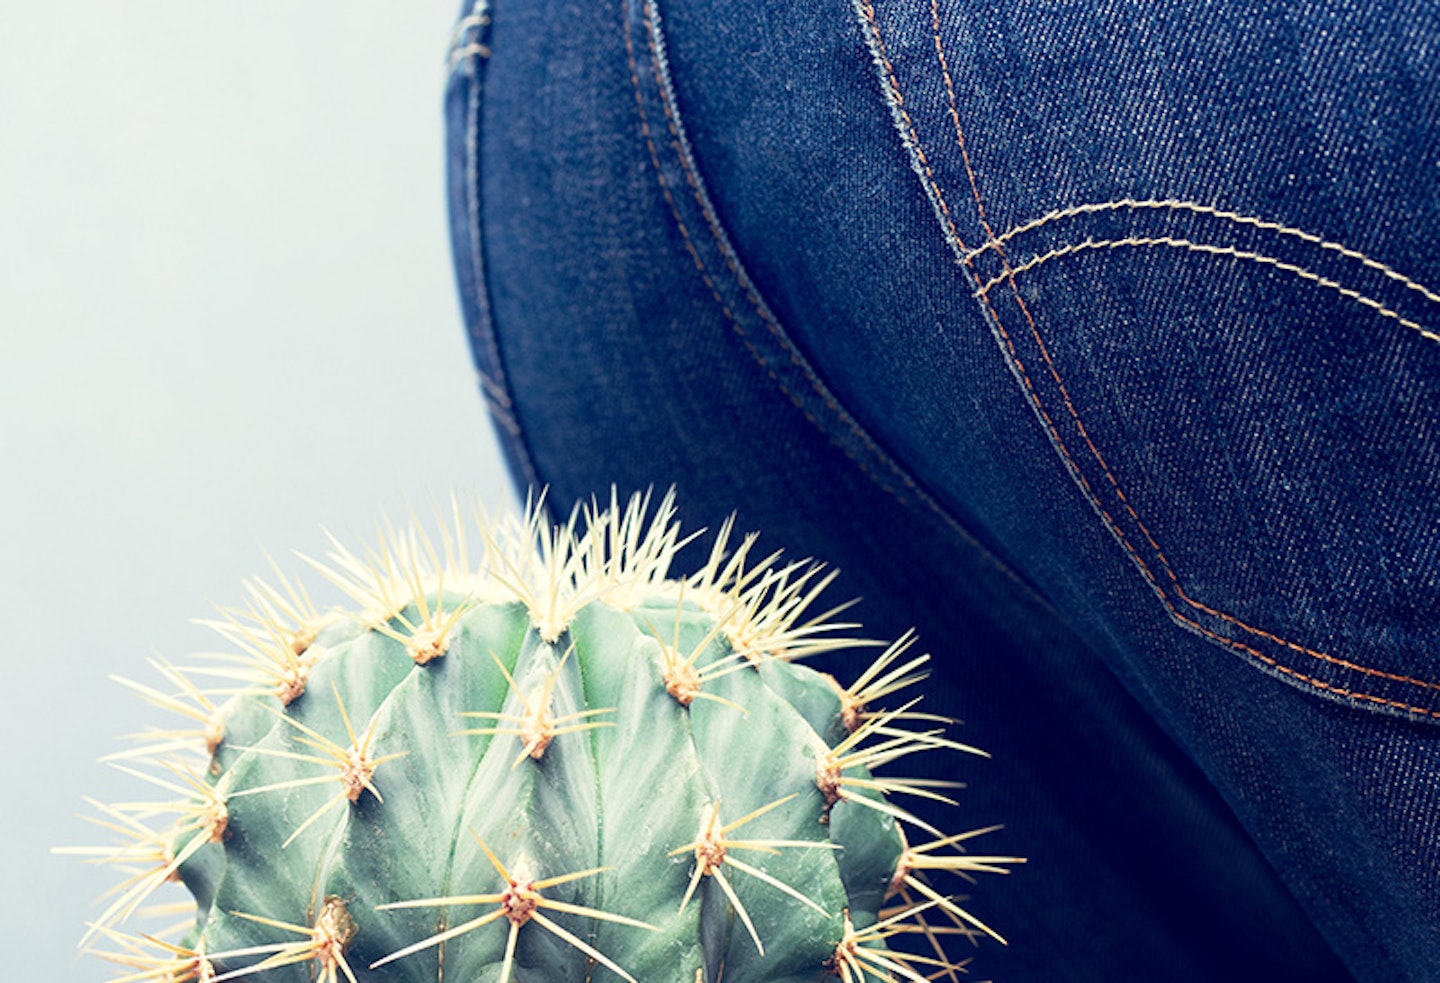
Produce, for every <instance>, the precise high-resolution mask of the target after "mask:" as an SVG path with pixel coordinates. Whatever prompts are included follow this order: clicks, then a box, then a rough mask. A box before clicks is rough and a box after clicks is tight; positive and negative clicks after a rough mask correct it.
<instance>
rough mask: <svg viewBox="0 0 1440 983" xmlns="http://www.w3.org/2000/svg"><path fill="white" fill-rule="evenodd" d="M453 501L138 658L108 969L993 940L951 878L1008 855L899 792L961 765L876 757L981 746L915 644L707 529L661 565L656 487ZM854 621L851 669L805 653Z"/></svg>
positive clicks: (901, 964)
mask: <svg viewBox="0 0 1440 983" xmlns="http://www.w3.org/2000/svg"><path fill="white" fill-rule="evenodd" d="M452 505H453V509H452V511H453V515H449V514H447V515H444V516H441V517H440V518H441V522H440V527H441V530H442V531H441V532H440V534H439V535H438V536H436V537H432V536H430V535H427V534H426V533H424V532H422V531H421V530H420V529H419V527H418V526H416V527H414V528H408V529H403V530H397V529H396V528H395V527H393V526H390V525H384V526H383V527H382V529H381V532H380V537H379V542H378V544H377V545H375V546H373V547H371V548H369V549H366V550H364V551H362V552H360V553H355V552H352V551H350V550H348V549H346V548H344V547H342V546H340V545H339V544H338V543H336V544H335V545H334V549H333V551H332V553H331V554H330V556H329V557H328V558H327V559H326V560H325V561H324V562H315V561H311V563H312V565H313V566H314V567H316V568H317V570H318V571H319V573H320V574H323V575H324V576H325V577H327V578H328V579H329V580H330V581H332V582H333V583H335V584H337V585H338V586H339V587H340V588H342V589H343V591H344V592H345V594H346V595H348V597H349V598H350V599H351V601H352V602H353V603H351V604H350V606H349V609H348V610H337V611H331V612H326V613H322V612H321V611H319V610H318V609H317V608H316V606H315V605H314V604H313V603H312V602H311V600H310V595H309V593H308V592H307V591H306V589H305V588H304V587H302V586H301V585H300V583H299V582H298V581H296V580H292V579H290V578H287V577H285V576H284V575H283V574H279V573H278V571H277V578H278V579H277V580H275V581H274V582H272V583H268V584H267V583H261V582H259V581H256V582H252V583H250V584H248V585H247V587H248V589H249V592H250V595H251V601H250V604H249V606H248V608H246V609H244V610H233V611H227V612H225V613H224V616H223V618H222V619H221V620H219V621H217V622H215V627H217V628H218V629H219V630H220V632H221V633H222V634H223V635H224V636H225V637H226V638H227V639H228V641H229V643H230V644H231V645H232V646H233V648H234V649H235V654H233V655H230V656H224V657H218V658H212V659H210V660H209V661H204V660H197V661H196V663H195V664H194V665H187V666H183V667H182V666H177V665H174V664H171V663H169V662H165V661H163V660H158V659H157V660H155V668H156V669H157V670H158V672H159V673H160V676H161V677H162V679H161V681H159V682H157V683H155V684H153V685H144V684H139V683H131V682H126V683H125V684H126V685H127V686H129V687H130V688H131V689H134V690H136V691H138V692H139V693H140V694H141V695H142V696H144V697H145V698H146V699H147V700H149V701H150V702H152V703H154V704H157V705H159V706H160V707H163V708H165V709H167V710H169V711H173V712H174V713H176V714H179V715H180V716H181V718H183V720H184V721H185V722H183V723H181V724H179V725H178V726H175V727H170V728H167V729H164V730H159V729H157V730H152V731H147V732H145V733H144V734H141V735H137V739H136V743H135V744H134V745H133V746H131V747H130V748H128V749H127V750H125V751H122V752H120V753H118V754H116V755H112V763H113V764H114V765H115V767H117V768H120V769H122V770H124V771H126V772H127V773H129V774H131V775H132V776H133V777H134V778H135V779H136V780H137V782H139V783H143V785H144V787H145V789H146V790H147V791H148V792H149V793H151V794H150V796H149V798H150V799H152V800H153V801H144V802H127V803H123V804H115V805H106V804H102V803H99V802H93V801H92V802H91V803H90V805H91V807H92V808H93V809H94V810H95V811H96V813H97V814H96V815H93V816H91V817H89V818H92V819H93V820H94V821H95V823H96V825H98V826H100V827H103V828H104V829H106V830H107V831H109V832H110V833H112V834H115V835H116V836H117V837H118V842H116V843H112V844H110V845H108V846H103V847H83V848H74V849H73V850H71V851H69V852H75V853H82V854H85V855H88V856H89V857H90V859H91V860H92V861H94V862H99V863H107V864H113V865H114V866H116V867H117V868H118V869H120V870H122V871H124V875H123V876H124V877H125V878H126V879H125V880H123V882H122V884H121V885H120V886H119V887H118V888H117V889H116V890H115V891H114V892H112V894H111V895H109V896H108V897H107V898H106V899H105V900H104V901H103V902H102V903H103V904H104V905H106V907H105V910H104V911H103V913H102V914H101V915H99V916H98V918H97V919H96V920H95V921H93V922H92V923H91V925H90V929H89V931H88V933H87V934H86V937H85V941H84V942H83V943H82V945H84V946H85V947H86V948H87V949H89V950H90V951H92V952H94V953H95V954H97V955H99V956H102V957H104V958H106V959H109V960H111V961H112V962H114V963H117V964H118V965H119V966H120V971H119V975H118V976H117V977H116V979H117V980H123V981H135V983H139V981H157V983H190V981H195V983H221V981H224V980H232V979H254V980H256V981H257V983H279V981H296V983H299V981H313V980H319V981H324V983H336V981H339V980H346V981H349V983H360V981H385V983H391V981H393V983H422V981H425V983H441V981H450V980H453V981H456V983H492V981H499V983H527V981H528V983H585V981H602V980H618V979H623V980H630V981H632V983H721V981H723V983H790V981H794V983H800V981H816V983H819V981H823V980H830V979H836V978H838V979H842V980H846V981H857V983H858V981H863V980H912V981H917V980H926V979H936V978H941V979H944V978H949V979H955V978H956V973H957V971H958V970H959V969H960V964H959V963H958V962H956V961H955V956H954V955H953V954H952V944H954V943H955V942H957V941H958V942H960V943H964V944H965V945H966V947H967V948H968V947H969V945H970V943H971V942H973V941H974V940H975V939H977V938H978V937H979V936H980V935H982V934H988V935H992V936H993V935H994V933H993V932H991V931H990V929H988V928H987V927H986V926H984V925H983V924H982V923H981V922H979V921H978V920H977V919H976V918H975V917H974V916H972V915H971V914H969V913H968V912H967V911H966V910H965V909H964V908H962V907H961V906H960V905H959V903H958V902H957V900H956V899H955V898H953V897H952V896H951V895H950V894H949V893H948V892H949V891H951V890H953V889H955V888H956V887H962V886H964V885H962V883H961V882H960V881H959V880H958V879H956V878H955V877H954V876H953V875H954V874H957V873H964V872H969V871H993V872H1004V870H1005V869H1006V865H1007V864H1009V863H1014V862H1018V859H1017V858H1011V857H993V856H977V855H975V854H973V853H968V852H966V851H965V849H964V846H965V841H966V840H967V839H969V838H970V837H971V836H974V835H976V834H977V833H980V832H984V830H974V831H970V832H967V833H961V834H959V835H947V834H946V832H944V831H942V830H940V829H937V828H935V827H934V826H931V825H930V824H928V823H925V822H922V821H921V820H919V819H918V818H916V817H915V816H913V815H912V814H911V812H910V803H911V802H913V800H914V799H915V798H916V797H920V798H927V799H932V800H934V799H940V800H944V801H949V800H948V799H946V792H947V786H951V785H952V784H953V783H950V782H944V781H937V780H924V779H916V778H898V777H890V778H887V777H883V772H884V770H885V769H884V766H885V765H886V764H888V763H890V762H893V761H895V760H896V759H899V758H903V757H907V756H910V755H923V759H924V760H928V759H930V758H932V757H937V756H940V755H946V754H952V753H955V752H962V751H970V750H971V749H970V748H967V747H965V746H964V745H961V744H958V743H956V742H955V741H953V740H952V739H951V738H950V737H947V736H946V724H947V723H949V722H948V721H945V720H943V719H941V718H938V717H935V716H934V715H930V714H925V713H922V712H921V711H920V710H918V709H917V708H916V703H917V702H918V701H917V699H916V698H915V696H914V695H913V694H912V692H911V691H912V690H913V688H914V686H915V684H916V683H918V682H919V681H920V680H921V679H923V677H924V675H925V672H924V666H925V664H926V661H927V659H928V657H927V656H925V655H918V654H915V653H913V652H912V651H911V642H912V639H911V638H910V637H908V636H907V637H905V638H902V639H901V640H900V641H899V642H897V643H896V644H894V645H891V646H889V647H888V648H887V647H884V646H881V645H876V644H875V643H871V642H865V641H862V640H857V639H855V638H853V637H851V636H850V634H849V633H850V632H851V631H852V630H853V629H855V628H856V627H857V626H855V625H853V624H845V623H841V622H840V621H838V620H837V619H836V615H837V613H838V612H837V611H833V610H832V611H829V612H826V613H824V614H819V613H815V612H813V611H812V610H811V609H812V607H813V606H814V602H815V601H816V600H817V598H818V597H819V595H820V594H821V592H822V591H823V589H824V588H825V587H826V586H827V585H828V584H829V583H830V581H831V579H832V577H833V574H832V573H829V572H826V571H825V570H823V569H822V568H821V567H820V566H819V565H818V564H814V563H810V562H801V563H793V562H784V561H782V560H781V558H780V556H779V555H778V554H774V555H771V556H768V557H764V558H760V557H758V556H756V555H755V552H756V551H755V550H754V549H753V547H754V544H755V538H754V536H749V537H745V538H743V539H740V540H738V541H735V540H733V539H732V536H731V529H730V527H729V525H727V526H725V527H724V528H722V529H721V530H720V532H719V534H718V535H717V536H716V537H715V539H714V542H713V545H712V547H711V551H710V559H709V562H708V563H707V564H705V565H704V567H703V568H702V569H701V570H700V571H699V572H698V573H696V574H694V575H693V576H690V577H688V578H683V579H671V578H670V577H669V574H668V569H669V565H670V562H671V560H672V558H673V556H674V554H675V552H676V551H677V550H678V549H679V548H680V546H682V545H684V542H685V541H683V540H682V539H681V535H680V532H679V530H678V528H677V526H676V524H675V522H674V519H673V516H674V509H673V503H672V502H671V499H670V498H669V496H667V497H666V498H665V499H664V500H663V501H661V502H659V503H658V504H657V506H656V508H655V509H654V511H653V513H651V510H650V508H649V506H650V502H649V500H648V497H645V498H638V497H637V498H636V499H632V500H631V501H629V502H628V503H620V502H618V501H616V500H615V499H614V497H613V496H612V501H611V503H610V507H609V508H608V509H604V510H601V509H599V508H596V507H592V508H590V509H588V510H582V511H580V512H577V514H576V515H575V516H573V517H572V518H571V520H570V522H569V523H568V524H566V525H563V526H550V525H548V524H547V523H546V522H545V521H544V520H543V519H542V518H541V515H542V513H541V511H540V510H539V508H531V509H529V510H527V514H526V516H525V517H524V518H516V517H510V518H507V519H501V520H498V521H496V520H492V519H491V518H490V517H488V516H486V515H484V514H483V513H481V512H480V510H478V509H475V510H474V511H475V513H476V514H475V516H474V517H473V518H472V517H471V516H470V515H469V514H468V513H469V512H470V509H469V508H468V507H462V506H460V505H459V504H458V503H452ZM477 529H478V534H477ZM472 551H473V552H474V553H475V554H476V556H475V560H476V562H472V557H471V553H472ZM855 645H875V650H876V651H877V652H878V653H879V656H878V658H877V659H876V660H875V661H874V663H873V664H872V666H871V668H870V669H868V670H867V671H866V672H865V673H863V674H862V676H861V677H860V678H859V679H858V680H856V681H855V682H854V683H852V684H851V685H849V686H848V687H846V686H842V685H841V684H840V683H837V682H836V681H835V680H834V679H833V678H832V677H830V676H828V675H824V674H822V673H821V672H818V671H816V670H815V669H814V668H811V667H810V666H809V665H806V664H805V663H803V662H802V661H800V660H802V659H804V658H805V657H807V656H813V655H817V654H819V653H821V652H824V651H827V650H832V649H837V648H844V647H849V646H855ZM122 682H124V681H123V680H122ZM176 880H178V881H180V882H183V885H184V887H185V888H186V889H188V892H189V894H190V895H191V896H192V897H193V908H192V907H190V906H189V903H188V902H187V903H186V908H185V910H184V911H183V912H181V914H179V915H176V914H174V910H175V906H174V905H169V906H164V905H161V904H160V902H161V901H162V900H163V899H164V898H167V897H169V896H170V895H168V894H165V893H159V894H157V892H158V891H160V889H161V888H162V886H163V885H165V884H166V883H167V882H170V881H176ZM947 880H948V881H951V882H952V883H950V884H946V883H944V882H945V881H947ZM168 890H169V891H170V892H171V893H173V894H178V892H176V891H175V890H174V889H173V888H171V889H168ZM157 907H159V908H165V909H166V910H168V911H170V912H171V913H170V914H169V916H168V921H169V922H172V923H173V922H175V921H176V920H177V918H178V919H182V922H181V924H180V925H179V926H178V927H175V928H172V929H170V930H168V933H169V934H167V930H165V929H163V928H162V927H160V926H159V925H158V924H157V925H154V926H153V927H143V926H145V924H146V923H147V922H151V921H155V920H156V919H157V917H158V916H157V915H156V914H155V909H156V908H157ZM995 937H996V938H998V936H995Z"/></svg>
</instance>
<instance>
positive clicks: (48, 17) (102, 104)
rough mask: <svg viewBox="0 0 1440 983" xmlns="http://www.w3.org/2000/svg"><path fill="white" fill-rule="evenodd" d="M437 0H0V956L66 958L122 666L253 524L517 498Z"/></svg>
mask: <svg viewBox="0 0 1440 983" xmlns="http://www.w3.org/2000/svg"><path fill="white" fill-rule="evenodd" d="M457 9H458V2H451V0H404V2H398V0H389V2H380V0H346V2H343V3H342V2H340V0H243V2H240V3H223V4H222V3H219V2H217V0H123V2H118V3H117V2H114V0H108V2H103V3H102V2H98V0H78V2H76V0H72V2H66V3H60V2H56V0H39V2H36V0H0V605H3V607H0V613H3V625H4V631H3V634H0V659H3V665H4V672H3V675H0V979H3V980H5V981H12V980H13V981H17V983H18V981H27V983H30V981H33V983H41V981H46V983H48V981H55V980H66V981H100V980H106V979H112V978H114V977H115V976H116V975H117V973H116V972H115V970H114V969H113V967H110V966H108V965H107V964H105V963H102V962H99V961H97V960H94V959H88V958H86V959H77V958H76V956H75V951H76V950H75V945H76V942H77V941H78V940H79V937H80V935H81V932H82V930H83V923H84V920H85V919H86V918H87V917H90V918H93V917H95V915H96V914H98V912H99V911H100V910H101V909H100V908H99V907H96V906H95V905H94V904H93V899H94V898H95V896H96V895H98V894H99V893H100V892H101V891H102V890H104V889H105V888H106V887H107V886H109V885H110V884H111V883H112V882H113V880H114V875H113V874H110V873H105V872H102V871H98V870H97V869H95V868H94V867H89V866H86V865H84V864H82V863H80V862H79V861H77V860H75V859H74V858H69V857H57V856H52V855H51V854H50V852H49V851H50V848H51V847H52V846H54V845H59V844H88V843H95V842H105V840H106V837H105V836H104V835H103V834H102V832H101V831H99V830H96V829H93V828H92V827H90V826H88V825H86V824H85V823H83V822H81V821H80V820H79V819H77V818H75V814H76V813H78V812H82V811H84V806H83V804H82V802H81V796H82V795H87V794H88V795H93V796H95V797H97V798H100V799H104V800H115V799H125V798H130V799H134V798H137V797H138V798H153V796H152V795H151V794H149V792H147V791H146V790H144V787H143V786H141V787H140V788H138V789H137V787H136V783H135V782H134V781H133V780H132V779H129V778H127V777H126V776H124V775H120V774H117V773H114V772H113V771H112V770H110V769H108V768H107V767H105V766H103V765H101V764H98V763H97V762H96V759H97V758H98V757H100V756H101V755H102V754H105V753H107V752H109V751H110V750H112V749H115V748H117V747H118V746H119V745H118V744H117V743H116V741H115V738H116V737H117V735H119V734H122V733H125V732H128V731H134V730H136V729H139V728H140V727H141V726H143V725H145V724H146V723H150V722H156V723H159V722H161V721H162V720H163V715H162V714H160V713H159V711H152V710H150V709H147V708H146V707H145V706H144V705H143V704H142V703H141V702H140V701H139V700H138V699H136V698H134V697H133V696H131V695H129V694H128V693H126V692H125V691H124V690H122V689H121V687H120V686H118V685H116V684H115V683H113V682H111V681H110V680H109V679H108V678H107V676H108V675H109V674H111V673H115V674H119V675H124V676H129V677H132V678H139V679H145V680H147V681H149V680H153V679H154V677H153V676H152V675H151V673H150V670H149V668H148V667H147V666H146V665H145V660H146V658H147V657H149V656H151V655H152V654H156V653H158V654H160V655H164V656H166V657H168V658H171V659H176V660H180V661H183V659H184V657H185V656H186V655H187V654H189V653H192V652H195V651H200V650H213V649H216V648H223V644H222V643H221V642H220V640H219V639H218V637H217V636H214V635H213V634H212V633H211V632H210V631H209V630H207V629H205V628H202V627H200V626H198V625H195V624H194V623H192V621H191V619H193V618H200V617H206V616H210V615H212V614H213V612H214V607H213V606H214V605H216V604H234V603H238V602H240V601H241V600H243V597H244V595H243V592H242V589H241V581H242V579H243V578H246V577H249V576H251V575H254V574H258V573H263V572H264V570H265V558H264V553H263V552H262V550H268V551H270V552H271V553H273V554H275V555H276V556H277V558H280V559H281V562H282V564H283V565H284V566H286V567H287V568H298V567H299V564H298V561H292V560H291V558H290V550H291V548H296V549H299V550H301V551H305V552H310V553H314V554H318V553H320V552H322V551H323V549H324V539H323V536H322V532H321V528H322V526H323V527H325V528H328V529H331V530H333V531H334V532H335V533H336V534H337V535H339V536H341V537H342V538H344V539H346V540H348V541H350V542H355V543H358V542H363V541H365V540H366V538H367V536H368V535H369V534H370V530H371V528H372V526H373V521H374V519H375V518H376V516H377V515H379V513H380V512H381V511H382V510H385V511H387V512H395V511H397V510H402V509H403V508H404V507H405V506H406V504H407V503H410V504H414V505H416V506H419V507H421V508H428V507H429V502H430V501H431V499H432V498H440V497H444V496H447V495H448V494H449V492H450V490H451V489H452V488H458V489H462V490H466V491H469V492H474V493H478V494H479V495H480V496H481V497H482V498H483V499H484V500H485V501H487V502H491V503H498V502H500V501H501V500H502V499H508V497H509V495H508V482H507V480H506V479H505V477H504V476H503V474H502V471H501V464H500V461H499V456H498V452H497V450H496V448H495V443H494V438H493V436H492V434H491V431H490V426H489V423H488V421H487V419H486V418H485V416H484V412H483V408H482V402H481V399H480V396H479V395H478V392H477V390H476V386H475V381H474V374H473V371H472V369H471V364H470V359H469V353H468V350H467V348H466V345H465V340H464V332H463V327H462V325H461V323H460V317H459V313H458V306H457V303H456V301H455V294H454V286H453V281H452V276H451V267H450V256H449V244H448V233H447V230H446V226H445V200H444V173H443V162H444V136H443V130H442V118H441V100H442V94H443V87H444V81H445V55H446V49H447V45H448V42H449V35H450V27H451V24H452V22H453V20H454V15H455V13H456V10H457Z"/></svg>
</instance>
